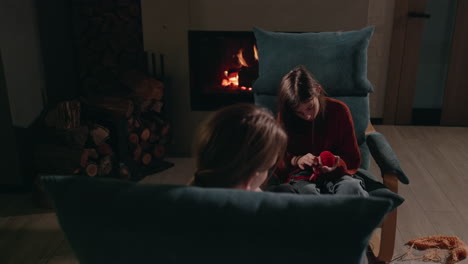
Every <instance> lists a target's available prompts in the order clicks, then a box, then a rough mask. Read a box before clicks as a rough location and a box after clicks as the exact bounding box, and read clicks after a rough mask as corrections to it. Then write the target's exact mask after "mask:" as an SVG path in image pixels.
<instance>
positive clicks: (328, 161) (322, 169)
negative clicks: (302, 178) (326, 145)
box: [309, 151, 340, 181]
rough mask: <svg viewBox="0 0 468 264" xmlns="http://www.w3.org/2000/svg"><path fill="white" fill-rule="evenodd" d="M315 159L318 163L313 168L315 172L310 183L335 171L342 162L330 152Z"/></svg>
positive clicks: (325, 152) (324, 152) (323, 153)
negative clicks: (324, 174) (322, 175)
mask: <svg viewBox="0 0 468 264" xmlns="http://www.w3.org/2000/svg"><path fill="white" fill-rule="evenodd" d="M315 159H317V161H316V162H314V164H316V165H314V166H312V169H313V171H314V172H313V173H312V175H311V176H310V178H309V180H310V181H316V180H317V178H318V177H319V176H320V175H321V174H323V173H327V172H331V171H333V170H335V169H336V166H337V165H338V162H339V161H340V157H338V156H335V155H333V153H331V152H330V151H323V152H322V153H320V155H319V156H317V157H315Z"/></svg>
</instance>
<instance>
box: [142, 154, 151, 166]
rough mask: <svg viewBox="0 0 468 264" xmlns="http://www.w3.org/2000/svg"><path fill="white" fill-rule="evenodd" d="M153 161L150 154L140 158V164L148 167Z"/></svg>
mask: <svg viewBox="0 0 468 264" xmlns="http://www.w3.org/2000/svg"><path fill="white" fill-rule="evenodd" d="M152 160H153V156H152V155H151V154H150V153H143V155H142V157H141V162H142V163H143V164H145V165H148V164H150V163H151V161H152Z"/></svg>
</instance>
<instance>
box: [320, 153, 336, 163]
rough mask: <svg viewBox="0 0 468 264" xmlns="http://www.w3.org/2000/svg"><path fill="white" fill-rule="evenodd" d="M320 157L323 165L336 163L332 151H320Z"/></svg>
mask: <svg viewBox="0 0 468 264" xmlns="http://www.w3.org/2000/svg"><path fill="white" fill-rule="evenodd" d="M320 159H321V160H322V164H323V166H328V167H333V165H335V155H333V153H331V152H330V151H323V152H322V153H320Z"/></svg>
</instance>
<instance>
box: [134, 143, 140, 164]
mask: <svg viewBox="0 0 468 264" xmlns="http://www.w3.org/2000/svg"><path fill="white" fill-rule="evenodd" d="M141 152H142V149H141V146H140V145H137V146H136V147H135V150H134V151H133V159H134V160H136V161H138V160H140V158H141Z"/></svg>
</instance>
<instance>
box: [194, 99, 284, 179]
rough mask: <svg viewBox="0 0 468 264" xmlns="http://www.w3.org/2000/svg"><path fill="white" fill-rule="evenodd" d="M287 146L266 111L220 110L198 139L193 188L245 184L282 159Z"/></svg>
mask: <svg viewBox="0 0 468 264" xmlns="http://www.w3.org/2000/svg"><path fill="white" fill-rule="evenodd" d="M286 144H287V136H286V133H285V132H284V130H283V129H282V127H281V126H280V125H279V124H278V123H277V122H276V120H275V118H274V117H273V115H272V114H271V112H269V111H268V110H266V109H265V108H262V107H259V106H256V105H254V104H236V105H232V106H228V107H225V108H223V109H221V110H218V111H216V112H215V113H213V114H212V115H211V116H210V117H209V118H208V119H206V120H205V121H204V122H203V123H202V124H201V125H200V126H199V128H198V131H197V134H196V137H195V141H194V154H195V159H196V168H197V171H196V173H195V179H194V184H195V185H198V186H203V187H225V188H231V187H235V186H237V185H239V184H242V183H245V182H246V181H247V180H248V179H249V177H251V175H252V174H254V173H255V172H262V171H266V170H268V169H269V168H270V167H271V165H272V162H276V161H277V160H278V159H280V158H282V156H283V154H284V151H285V149H286ZM275 159H276V160H275Z"/></svg>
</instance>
